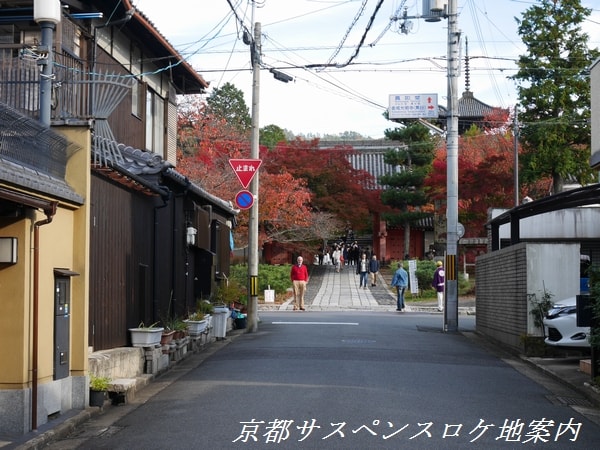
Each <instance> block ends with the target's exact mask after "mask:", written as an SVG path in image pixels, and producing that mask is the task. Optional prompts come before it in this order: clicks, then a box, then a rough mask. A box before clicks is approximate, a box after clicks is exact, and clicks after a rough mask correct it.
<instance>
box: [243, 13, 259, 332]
mask: <svg viewBox="0 0 600 450" xmlns="http://www.w3.org/2000/svg"><path fill="white" fill-rule="evenodd" d="M253 4H254V2H253ZM252 16H253V17H254V13H253V14H252ZM253 20H254V19H253ZM260 35H261V29H260V23H259V22H257V23H255V24H254V40H253V42H252V43H251V50H250V52H251V61H252V135H251V138H250V158H251V159H258V158H259V147H258V141H259V131H260V129H259V121H258V113H259V103H260V102H259V97H260V56H261V40H260ZM258 187H259V171H258V170H257V171H256V174H255V175H254V177H253V178H252V181H251V182H250V192H251V193H252V195H253V197H254V203H253V205H252V208H251V209H250V219H249V223H248V316H247V325H246V332H248V333H254V332H256V331H258V201H259V198H258Z"/></svg>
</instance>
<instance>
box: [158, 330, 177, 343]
mask: <svg viewBox="0 0 600 450" xmlns="http://www.w3.org/2000/svg"><path fill="white" fill-rule="evenodd" d="M174 337H175V330H171V331H163V332H162V335H161V336H160V345H169V344H170V343H171V341H172V340H173V338H174Z"/></svg>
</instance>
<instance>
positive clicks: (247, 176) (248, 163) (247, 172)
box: [229, 159, 262, 189]
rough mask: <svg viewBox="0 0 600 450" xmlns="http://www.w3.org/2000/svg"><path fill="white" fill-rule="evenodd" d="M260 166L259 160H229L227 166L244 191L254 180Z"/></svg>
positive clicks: (260, 161)
mask: <svg viewBox="0 0 600 450" xmlns="http://www.w3.org/2000/svg"><path fill="white" fill-rule="evenodd" d="M261 164H262V160H261V159H230V160H229V165H230V166H231V168H232V169H233V171H234V172H235V174H236V175H237V177H238V180H240V183H242V186H243V187H244V189H246V188H247V187H248V185H249V184H250V182H251V181H252V178H254V174H256V172H257V171H258V168H259V167H260V165H261Z"/></svg>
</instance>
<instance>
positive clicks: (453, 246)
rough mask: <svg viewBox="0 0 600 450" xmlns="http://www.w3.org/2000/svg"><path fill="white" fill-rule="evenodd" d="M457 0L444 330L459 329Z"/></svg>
mask: <svg viewBox="0 0 600 450" xmlns="http://www.w3.org/2000/svg"><path fill="white" fill-rule="evenodd" d="M456 3H457V0H449V1H448V63H447V64H448V65H447V72H448V119H447V128H448V134H447V136H446V148H447V164H448V167H447V201H446V220H447V232H446V264H445V265H444V268H445V272H446V295H445V300H446V307H445V308H444V330H445V331H457V330H458V277H457V274H458V270H457V269H458V268H457V248H458V239H459V236H458V73H459V70H458V68H459V64H460V55H459V49H460V32H459V31H458V13H457V6H456Z"/></svg>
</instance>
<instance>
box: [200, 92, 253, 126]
mask: <svg viewBox="0 0 600 450" xmlns="http://www.w3.org/2000/svg"><path fill="white" fill-rule="evenodd" d="M206 104H207V108H206V113H207V114H209V115H211V116H213V117H217V118H219V119H223V120H224V121H225V122H226V123H227V125H228V126H230V127H232V128H233V129H235V130H236V131H237V132H239V133H241V134H246V133H248V132H249V131H250V128H251V126H252V119H251V117H250V112H249V109H248V106H247V105H246V102H245V100H244V93H243V92H242V91H241V90H239V89H238V88H236V87H235V86H234V85H233V84H231V83H225V84H224V85H223V87H221V88H215V89H214V90H213V91H212V93H211V94H210V96H209V97H208V98H207V99H206Z"/></svg>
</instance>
